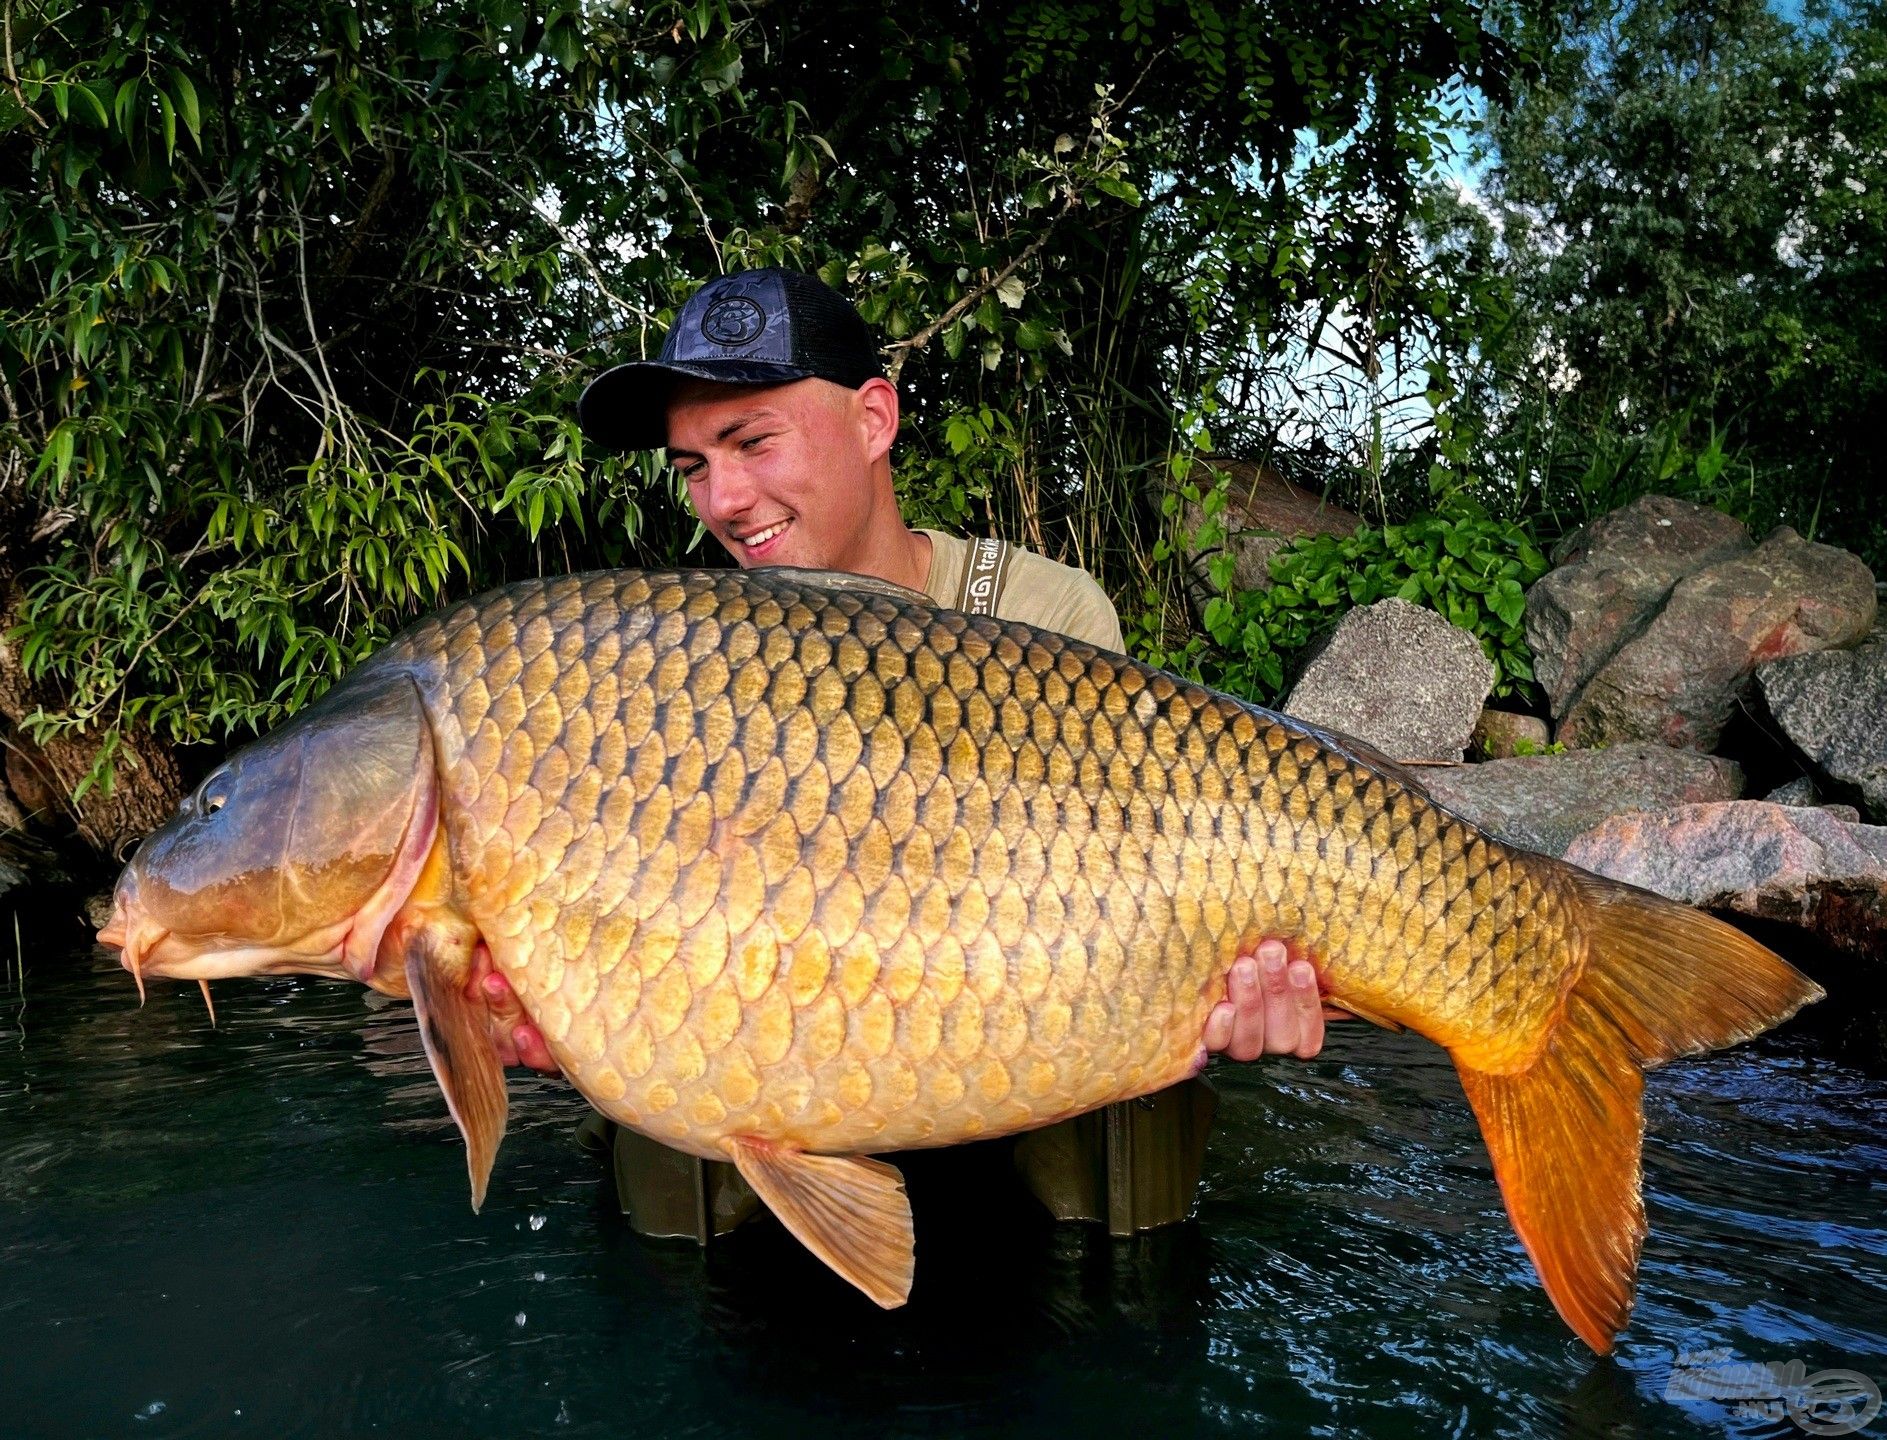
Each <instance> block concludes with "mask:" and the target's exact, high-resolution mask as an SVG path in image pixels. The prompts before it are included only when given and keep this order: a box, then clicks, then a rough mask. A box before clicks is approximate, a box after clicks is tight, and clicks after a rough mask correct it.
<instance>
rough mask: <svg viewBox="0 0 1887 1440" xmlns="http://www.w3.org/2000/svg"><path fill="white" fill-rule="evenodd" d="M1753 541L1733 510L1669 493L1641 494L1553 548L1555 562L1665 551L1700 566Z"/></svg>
mask: <svg viewBox="0 0 1887 1440" xmlns="http://www.w3.org/2000/svg"><path fill="white" fill-rule="evenodd" d="M1751 543H1752V542H1751V541H1750V538H1749V532H1748V531H1746V530H1745V529H1744V528H1743V522H1742V521H1740V520H1738V519H1737V518H1736V517H1735V516H1734V515H1725V514H1724V513H1723V512H1722V511H1721V510H1713V509H1711V508H1710V507H1709V506H1708V505H1694V504H1692V503H1691V502H1690V501H1688V500H1679V499H1677V498H1676V497H1675V496H1671V495H1641V496H1639V497H1638V499H1636V500H1634V501H1632V502H1631V504H1629V505H1624V506H1621V507H1620V508H1618V509H1617V510H1613V511H1610V512H1609V513H1607V514H1604V515H1601V516H1600V517H1599V518H1598V519H1596V520H1591V521H1588V522H1587V523H1586V524H1584V525H1581V526H1580V527H1579V528H1578V529H1577V530H1574V531H1573V532H1572V533H1571V534H1569V535H1567V536H1566V537H1565V538H1564V539H1563V540H1561V541H1560V542H1559V544H1557V545H1555V546H1554V547H1553V557H1552V558H1553V563H1554V564H1555V565H1573V564H1577V563H1578V562H1579V561H1581V560H1585V559H1588V558H1591V557H1593V556H1595V555H1609V556H1615V557H1616V556H1625V555H1663V556H1668V557H1671V558H1673V559H1683V560H1686V561H1688V562H1689V563H1690V568H1691V569H1693V570H1697V569H1701V568H1702V567H1703V566H1705V565H1708V564H1711V563H1712V562H1714V561H1717V560H1723V559H1727V558H1728V557H1730V556H1732V555H1740V554H1742V553H1743V552H1744V551H1746V550H1748V549H1749V548H1750V546H1751Z"/></svg>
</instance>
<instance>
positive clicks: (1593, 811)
mask: <svg viewBox="0 0 1887 1440" xmlns="http://www.w3.org/2000/svg"><path fill="white" fill-rule="evenodd" d="M1420 778H1421V780H1422V783H1423V784H1424V786H1426V787H1427V789H1428V791H1429V793H1430V794H1432V795H1433V796H1434V797H1435V798H1436V799H1437V800H1439V801H1441V803H1442V804H1444V805H1446V806H1447V807H1448V808H1449V809H1450V810H1452V811H1454V812H1455V813H1456V814H1457V815H1459V816H1461V817H1462V818H1463V819H1464V820H1471V821H1473V822H1474V823H1475V824H1476V825H1479V826H1480V827H1481V828H1482V829H1483V830H1486V831H1487V832H1489V833H1490V834H1492V835H1495V836H1498V837H1499V838H1500V839H1502V840H1505V841H1506V842H1507V843H1508V844H1510V845H1519V846H1522V847H1524V848H1526V849H1528V850H1543V851H1545V852H1546V853H1547V854H1549V855H1558V854H1560V853H1561V852H1563V851H1564V850H1565V849H1566V847H1567V846H1568V845H1570V844H1572V842H1573V841H1574V840H1575V839H1577V838H1578V837H1579V836H1580V835H1582V834H1584V833H1585V832H1586V831H1588V830H1591V829H1592V828H1593V827H1594V826H1596V825H1599V824H1601V823H1602V822H1604V821H1605V820H1607V819H1610V818H1611V817H1612V816H1614V815H1622V814H1627V813H1629V812H1632V811H1638V810H1668V809H1670V808H1671V807H1672V806H1674V805H1686V804H1691V803H1694V802H1697V801H1705V800H1734V799H1736V797H1737V796H1739V795H1741V794H1742V793H1743V772H1742V770H1741V768H1740V767H1738V766H1737V764H1736V763H1735V762H1734V761H1731V760H1725V759H1723V758H1722V757H1721V756H1717V755H1699V754H1697V753H1695V752H1694V751H1690V750H1670V749H1667V748H1665V747H1664V746H1662V745H1619V746H1616V747H1614V748H1612V749H1609V750H1568V751H1567V752H1566V753H1565V754H1563V755H1522V756H1520V757H1518V758H1517V759H1512V760H1489V761H1487V762H1486V763H1485V764H1481V765H1459V766H1455V767H1454V768H1452V769H1446V770H1442V769H1437V770H1424V771H1423V772H1422V774H1421V777H1420Z"/></svg>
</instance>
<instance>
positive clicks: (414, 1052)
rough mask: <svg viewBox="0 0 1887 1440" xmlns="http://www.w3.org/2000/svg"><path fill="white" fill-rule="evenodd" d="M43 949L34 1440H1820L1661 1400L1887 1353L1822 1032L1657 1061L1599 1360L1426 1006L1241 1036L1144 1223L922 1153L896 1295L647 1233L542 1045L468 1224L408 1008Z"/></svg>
mask: <svg viewBox="0 0 1887 1440" xmlns="http://www.w3.org/2000/svg"><path fill="white" fill-rule="evenodd" d="M26 964H27V970H26V986H25V994H24V1005H23V1007H22V1002H21V992H20V990H19V988H18V987H17V986H12V987H9V988H6V989H4V990H0V1273H3V1274H4V1277H5V1278H4V1281H0V1340H3V1341H4V1344H0V1433H4V1434H5V1435H7V1436H20V1437H28V1436H34V1437H37V1436H59V1437H63V1436H118V1435H133V1436H153V1437H155V1436H180V1435H248V1434H253V1435H261V1436H270V1437H274V1436H291V1435H293V1436H299V1435H307V1436H321V1437H332V1436H340V1435H368V1434H384V1435H393V1436H433V1435H438V1436H463V1435H467V1434H476V1435H496V1434H533V1435H536V1434H556V1435H570V1436H605V1435H623V1436H637V1437H653V1436H703V1437H715V1436H752V1435H767V1436H783V1437H785V1436H808V1437H811V1436H819V1437H822V1440H824V1437H849V1436H854V1435H856V1436H861V1437H863V1436H871V1437H874V1440H883V1437H899V1436H955V1435H970V1434H989V1435H998V1434H1013V1435H1027V1436H1030V1437H1055V1436H1062V1435H1066V1436H1071V1437H1075V1436H1078V1437H1083V1440H1091V1437H1095V1436H1116V1435H1120V1436H1135V1437H1148V1440H1151V1437H1154V1436H1158V1437H1162V1440H1164V1437H1167V1436H1175V1435H1210V1436H1218V1435H1225V1436H1233V1435H1236V1436H1241V1437H1244V1436H1252V1435H1267V1434H1277V1435H1331V1436H1339V1435H1341V1436H1349V1435H1357V1434H1370V1435H1408V1436H1436V1435H1458V1436H1474V1437H1482V1436H1516V1437H1520V1436H1525V1437H1536V1436H1541V1435H1561V1434H1564V1435H1617V1436H1637V1435H1647V1436H1663V1435H1670V1436H1680V1435H1695V1434H1699V1433H1702V1434H1732V1435H1750V1436H1755V1435H1796V1434H1800V1433H1801V1431H1800V1430H1798V1429H1797V1428H1796V1427H1795V1426H1794V1425H1793V1424H1791V1423H1789V1422H1788V1421H1787V1420H1786V1419H1785V1420H1764V1419H1761V1418H1759V1417H1751V1416H1747V1415H1738V1414H1736V1413H1734V1411H1733V1410H1732V1409H1731V1408H1729V1407H1727V1406H1725V1405H1721V1404H1715V1403H1711V1402H1709V1401H1706V1400H1701V1399H1695V1398H1684V1397H1682V1396H1680V1398H1679V1399H1677V1400H1675V1401H1674V1400H1669V1399H1666V1398H1665V1391H1666V1388H1667V1386H1668V1385H1669V1383H1670V1380H1671V1375H1672V1367H1673V1363H1674V1360H1675V1359H1676V1357H1677V1356H1678V1355H1679V1353H1680V1352H1688V1353H1693V1354H1694V1353H1696V1352H1702V1351H1711V1350H1716V1351H1727V1352H1728V1357H1729V1358H1730V1359H1731V1360H1734V1361H1754V1362H1766V1361H1779V1362H1786V1361H1789V1360H1795V1359H1800V1360H1801V1361H1803V1362H1804V1364H1805V1367H1806V1371H1807V1372H1808V1373H1811V1374H1812V1373H1814V1372H1817V1371H1822V1370H1827V1369H1847V1370H1855V1371H1859V1372H1861V1373H1863V1374H1865V1375H1868V1376H1871V1377H1873V1378H1874V1379H1875V1380H1877V1381H1879V1380H1887V1207H1884V1205H1883V1201H1887V1077H1883V1076H1882V1075H1881V1074H1880V1073H1877V1072H1873V1071H1870V1070H1867V1069H1863V1068H1858V1067H1857V1066H1856V1065H1854V1064H1851V1063H1848V1062H1846V1061H1842V1060H1837V1059H1834V1058H1830V1053H1831V1052H1830V1047H1829V1046H1828V1044H1827V1043H1826V1042H1825V1040H1824V1039H1823V1038H1819V1037H1818V1036H1817V1035H1816V1034H1815V1033H1813V1032H1809V1031H1805V1030H1802V1029H1800V1028H1797V1029H1792V1030H1786V1031H1784V1032H1782V1033H1781V1034H1779V1035H1776V1036H1771V1037H1767V1038H1765V1039H1764V1040H1763V1041H1760V1042H1758V1043H1757V1044H1756V1045H1754V1046H1750V1047H1746V1048H1744V1049H1742V1050H1740V1051H1736V1052H1733V1053H1730V1054H1725V1055H1718V1056H1714V1057H1711V1058H1709V1059H1706V1060H1703V1061H1690V1062H1684V1063H1681V1064H1679V1065H1676V1066H1673V1067H1671V1068H1669V1069H1667V1070H1664V1071H1661V1072H1659V1073H1658V1074H1657V1075H1655V1076H1653V1077H1652V1079H1651V1082H1650V1087H1649V1091H1648V1096H1647V1112H1648V1119H1649V1126H1650V1131H1651V1135H1650V1139H1649V1142H1648V1145H1647V1150H1646V1190H1647V1195H1648V1202H1649V1209H1650V1216H1651V1227H1652V1233H1651V1239H1650V1242H1649V1244H1648V1246H1647V1248H1646V1251H1645V1261H1644V1267H1643V1272H1642V1277H1641V1285H1640V1296H1639V1302H1638V1308H1637V1311H1636V1314H1635V1316H1634V1319H1633V1323H1632V1326H1631V1328H1630V1330H1629V1331H1628V1332H1627V1333H1626V1335H1625V1337H1624V1339H1623V1341H1622V1342H1621V1344H1620V1346H1619V1349H1618V1352H1617V1354H1616V1356H1615V1357H1613V1358H1612V1359H1610V1360H1605V1361H1598V1360H1595V1359H1594V1358H1593V1357H1592V1356H1591V1355H1590V1354H1589V1353H1588V1352H1587V1351H1586V1350H1585V1349H1584V1347H1583V1346H1581V1345H1580V1344H1579V1342H1578V1341H1576V1340H1575V1339H1574V1338H1573V1337H1572V1336H1571V1335H1570V1333H1569V1332H1568V1331H1566V1330H1565V1328H1564V1327H1563V1326H1562V1325H1561V1324H1560V1322H1559V1320H1558V1319H1557V1317H1556V1316H1555V1315H1554V1313H1553V1310H1552V1308H1551V1306H1550V1305H1549V1304H1548V1303H1547V1301H1546V1299H1545V1297H1544V1295H1543V1294H1542V1293H1541V1291H1540V1290H1539V1287H1538V1285H1537V1284H1536V1283H1535V1281H1534V1278H1533V1275H1532V1272H1531V1270H1530V1268H1529V1266H1528V1264H1527V1261H1526V1259H1525V1257H1524V1255H1523V1254H1522V1253H1521V1251H1520V1249H1519V1246H1518V1243H1517V1242H1516V1241H1515V1240H1514V1238H1513V1235H1512V1232H1511V1230H1510V1229H1509V1228H1508V1225H1507V1222H1506V1220H1505V1218H1504V1216H1503V1215H1502V1213H1501V1210H1500V1208H1499V1202H1498V1199H1497V1196H1496V1194H1495V1191H1494V1186H1493V1181H1492V1179H1491V1176H1490V1174H1489V1171H1488V1167H1487V1162H1486V1158H1485V1154H1484V1152H1483V1150H1482V1148H1481V1145H1480V1142H1479V1139H1478V1138H1477V1135H1476V1132H1475V1129H1474V1125H1473V1121H1472V1119H1471V1117H1470V1116H1469V1114H1468V1111H1467V1108H1466V1105H1465V1102H1464V1101H1463V1100H1462V1098H1461V1092H1460V1087H1459V1085H1458V1084H1457V1082H1456V1081H1455V1079H1454V1076H1453V1073H1452V1069H1451V1067H1450V1066H1449V1065H1448V1062H1447V1060H1446V1058H1445V1057H1444V1056H1443V1055H1442V1054H1441V1052H1440V1051H1438V1050H1436V1049H1435V1048H1433V1047H1432V1046H1430V1045H1428V1044H1426V1043H1425V1042H1422V1041H1419V1040H1415V1039H1413V1038H1411V1037H1406V1036H1403V1037H1395V1036H1389V1035H1385V1034H1383V1033H1382V1032H1380V1031H1376V1030H1372V1029H1369V1028H1368V1027H1365V1026H1361V1025H1349V1026H1342V1027H1338V1028H1337V1029H1335V1030H1334V1031H1333V1032H1332V1038H1331V1042H1330V1044H1329V1047H1328V1049H1327V1050H1326V1052H1325V1054H1324V1056H1323V1057H1321V1058H1319V1059H1318V1060H1316V1061H1313V1062H1309V1063H1300V1062H1295V1061H1277V1062H1270V1063H1266V1064H1262V1065H1245V1066H1222V1067H1220V1068H1218V1069H1217V1070H1216V1071H1215V1076H1216V1079H1217V1080H1218V1083H1219V1085H1220V1090H1221V1097H1222V1103H1221V1110H1220V1120H1219V1124H1218V1126H1217V1127H1216V1129H1215V1131H1214V1135H1213V1147H1212V1152H1211V1156H1210V1159H1209V1161H1208V1173H1207V1186H1206V1193H1205V1195H1204V1197H1203V1199H1202V1201H1201V1204H1200V1206H1199V1211H1198V1217H1197V1219H1196V1220H1195V1221H1194V1222H1192V1223H1190V1224H1187V1225H1185V1226H1181V1227H1176V1228H1174V1229H1172V1230H1169V1231H1165V1232H1162V1233H1159V1234H1157V1235H1154V1236H1151V1237H1147V1238H1143V1239H1141V1240H1137V1241H1131V1242H1117V1241H1111V1240H1109V1239H1108V1238H1107V1237H1106V1236H1105V1235H1103V1234H1100V1233H1098V1232H1097V1231H1095V1230H1094V1229H1092V1228H1089V1227H1081V1226H1055V1225H1052V1224H1050V1223H1048V1222H1047V1221H1046V1220H1045V1219H1043V1218H1041V1217H1040V1216H1039V1215H1038V1214H1037V1213H1036V1212H1035V1211H1034V1210H1032V1209H1031V1208H1030V1204H1029V1202H1028V1201H1027V1200H1026V1198H1022V1197H1020V1196H1019V1195H1018V1194H1017V1193H1016V1192H1015V1190H1014V1189H1013V1187H1012V1186H1011V1185H1009V1184H1008V1183H1007V1172H1006V1170H1005V1168H1004V1160H1003V1157H1002V1155H1001V1154H1000V1153H999V1152H998V1151H996V1150H994V1149H992V1148H991V1147H979V1148H978V1150H977V1151H976V1152H973V1153H971V1154H969V1155H967V1156H957V1157H955V1158H954V1160H953V1159H951V1158H949V1157H927V1160H928V1163H922V1162H920V1163H919V1164H917V1165H915V1166H913V1167H912V1168H911V1172H910V1173H911V1185H912V1191H913V1194H914V1197H915V1200H916V1204H917V1228H918V1269H917V1285H916V1290H915V1293H914V1296H913V1300H912V1303H911V1304H910V1305H909V1306H908V1307H907V1308H906V1309H904V1310H902V1311H898V1312H892V1313H885V1312H881V1311H879V1310H877V1309H876V1307H874V1306H872V1305H871V1304H870V1303H869V1302H868V1301H866V1300H864V1299H863V1298H862V1297H861V1296H858V1295H856V1294H855V1293H854V1292H852V1291H851V1290H849V1289H848V1288H846V1287H845V1286H843V1285H842V1284H841V1283H840V1282H838V1281H837V1280H835V1279H834V1278H833V1277H832V1276H830V1275H829V1274H828V1273H826V1272H825V1271H824V1269H823V1268H822V1267H820V1266H819V1265H818V1264H817V1263H816V1262H814V1261H812V1260H811V1259H810V1258H809V1257H807V1256H806V1255H805V1254H804V1252H802V1251H801V1250H800V1249H799V1247H798V1246H797V1245H796V1244H794V1243H793V1242H792V1241H790V1240H789V1239H788V1238H786V1237H785V1236H784V1234H783V1233H782V1232H780V1231H779V1230H778V1229H777V1227H775V1226H774V1225H773V1224H772V1223H771V1222H766V1223H764V1224H757V1225H752V1226H749V1227H747V1228H746V1229H745V1230H743V1231H742V1232H741V1233H739V1234H738V1235H736V1236H734V1237H732V1238H731V1240H729V1241H727V1242H724V1243H722V1244H720V1245H718V1246H717V1247H716V1248H715V1249H714V1250H713V1251H712V1252H711V1253H710V1254H708V1255H706V1256H703V1255H702V1254H701V1253H700V1252H698V1251H697V1250H696V1249H695V1248H694V1247H693V1246H692V1245H691V1244H687V1243H682V1242H659V1243H652V1242H647V1241H643V1240H641V1239H638V1238H637V1237H636V1236H634V1235H633V1234H631V1233H630V1232H629V1231H628V1230H627V1229H626V1228H625V1226H624V1224H623V1222H622V1221H621V1219H620V1218H619V1217H618V1216H617V1215H616V1214H615V1212H614V1207H613V1204H612V1197H611V1194H610V1191H609V1185H608V1181H607V1180H606V1178H605V1176H604V1174H603V1169H602V1166H601V1165H600V1163H599V1162H598V1161H597V1160H596V1158H595V1157H593V1156H590V1155H586V1154H584V1153H582V1152H580V1151H579V1150H578V1149H576V1147H575V1145H574V1144H573V1142H572V1139H571V1132H572V1129H573V1127H574V1124H575V1122H576V1120H577V1119H578V1117H579V1116H580V1115H581V1113H582V1109H583V1107H582V1105H581V1102H580V1101H578V1100H577V1099H576V1098H575V1097H574V1095H573V1094H572V1092H570V1091H569V1090H568V1089H567V1088H566V1087H564V1086H563V1084H562V1083H561V1082H557V1081H550V1080H545V1079H542V1078H539V1077H527V1076H524V1075H522V1074H521V1073H516V1075H515V1079H514V1083H513V1086H512V1110H511V1131H510V1135H509V1137H508V1139H507V1140H506V1142H505V1147H504V1150H503V1152H502V1154H501V1155H500V1157H499V1160H498V1166H497V1170H496V1172H495V1174H494V1177H493V1184H492V1190H491V1195H490V1198H489V1199H488V1201H487V1203H486V1206H485V1209H484V1213H483V1214H481V1215H473V1214H472V1213H471V1210H470V1208H469V1205H468V1203H467V1199H466V1195H467V1190H466V1178H465V1165H464V1159H463V1154H462V1151H461V1149H460V1146H459V1143H458V1139H457V1135H456V1132H455V1131H454V1130H453V1129H452V1126H451V1123H450V1121H449V1120H448V1119H447V1117H446V1113H445V1106H444V1103H443V1101H442V1099H441V1097H440V1095H439V1092H438V1090H437V1088H436V1087H435V1086H434V1084H433V1082H432V1079H431V1076H430V1073H429V1072H428V1070H427V1067H426V1064H425V1061H424V1059H423V1058H422V1056H421V1055H420V1053H419V1047H418V1040H417V1036H416V1034H415V1032H414V1030H413V1027H412V1021H411V1014H410V1011H409V1010H408V1008H407V1007H406V1006H404V1005H398V1004H396V1005H383V1006H382V1007H381V1008H378V1009H374V1008H370V1006H369V1005H368V1004H366V1003H364V1001H365V1000H366V999H367V998H368V997H367V996H366V993H365V992H363V991H361V990H360V989H358V988H356V987H353V986H345V985H340V984H334V983H330V982H321V981H314V980H275V981H248V982H240V983H232V984H227V985H224V986H221V987H219V993H218V1008H219V1012H220V1017H221V1022H222V1023H221V1028H220V1029H218V1030H215V1031H212V1030H211V1029H210V1028H209V1025H208V1023H207V1021H206V1019H205V1017H204V1013H203V1009H202V1005H201V1002H200V1001H199V1000H198V999H197V998H196V994H195V991H194V990H184V989H181V988H179V987H176V986H174V985H167V984H164V983H162V982H160V983H159V984H157V985H156V986H155V987H154V988H153V993H152V999H151V1002H150V1004H149V1005H148V1006H147V1007H146V1008H145V1009H144V1010H143V1011H139V1010H138V1009H137V1006H136V996H135V993H134V992H133V990H132V988H131V985H130V982H129V979H128V978H127V977H126V976H125V975H124V973H123V971H121V970H119V969H118V968H117V966H116V964H115V962H114V959H113V958H112V957H110V956H107V955H106V954H105V953H104V952H102V951H98V950H94V949H91V948H89V947H87V948H83V949H74V950H73V951H72V953H69V954H64V955H60V954H57V953H50V954H48V953H41V954H34V953H33V952H32V948H31V947H29V949H28V954H27V960H26ZM1836 1003H1838V1002H1836ZM1823 1008H1824V1009H1827V1008H1828V1007H1823ZM1880 1432H1887V1418H1883V1419H1877V1420H1876V1421H1875V1422H1874V1424H1873V1425H1872V1426H1870V1433H1880Z"/></svg>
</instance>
